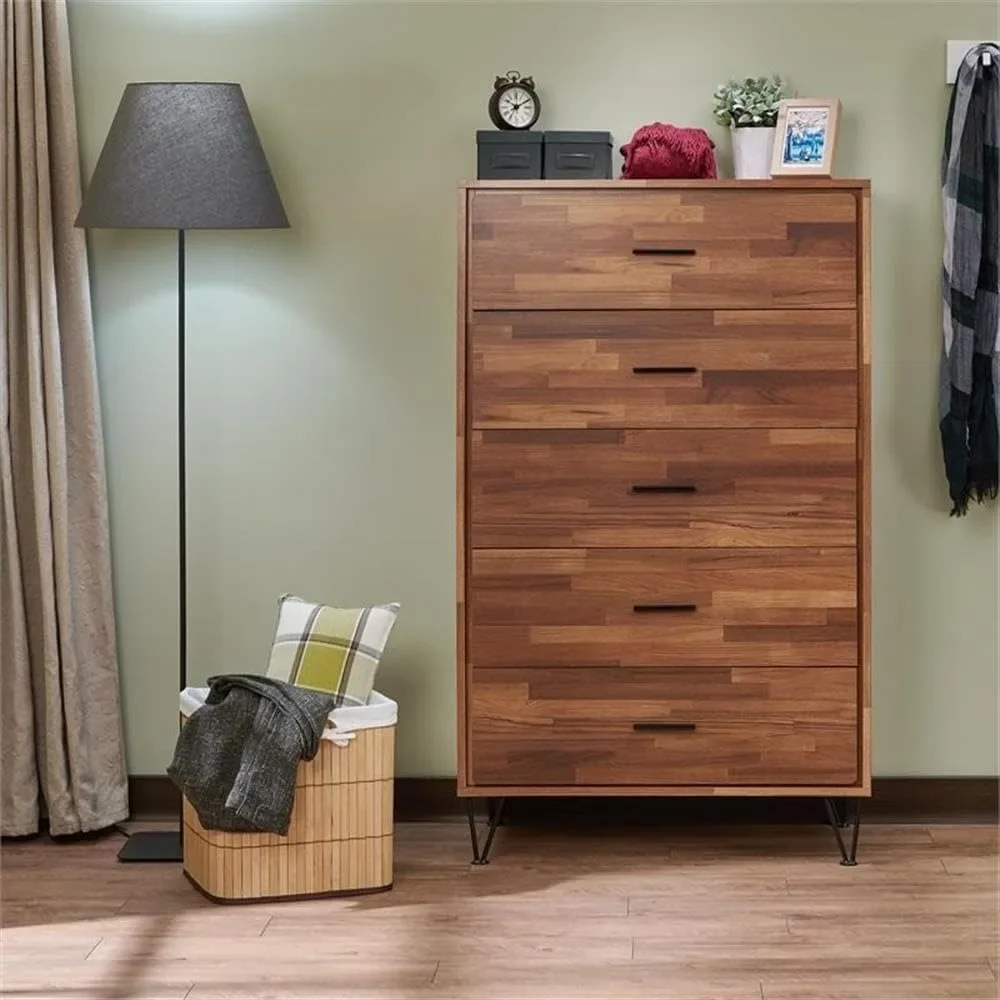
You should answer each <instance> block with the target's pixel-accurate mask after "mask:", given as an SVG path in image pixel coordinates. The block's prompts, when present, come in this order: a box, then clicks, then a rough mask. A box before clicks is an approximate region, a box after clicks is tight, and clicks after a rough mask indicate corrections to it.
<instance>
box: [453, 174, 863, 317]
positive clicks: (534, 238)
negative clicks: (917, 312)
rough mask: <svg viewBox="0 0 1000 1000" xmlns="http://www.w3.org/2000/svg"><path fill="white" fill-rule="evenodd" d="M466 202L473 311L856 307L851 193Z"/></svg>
mask: <svg viewBox="0 0 1000 1000" xmlns="http://www.w3.org/2000/svg"><path fill="white" fill-rule="evenodd" d="M469 197H470V210H471V217H472V241H473V245H472V254H471V265H470V270H469V275H470V286H469V294H470V299H471V305H472V308H473V309H477V310H480V309H517V308H523V309H567V308H569V309H573V308H588V309H638V308H644V309H664V308H686V309H692V308H693V309H702V308H730V309H768V308H775V307H777V308H802V307H830V308H843V309H854V308H855V307H856V298H855V296H856V286H855V281H856V262H855V253H856V240H857V229H856V218H857V213H856V204H855V197H854V195H853V194H852V193H851V192H848V191H838V190H823V189H813V190H806V189H800V190H794V191H791V190H785V189H780V188H774V189H770V190H756V189H750V190H735V191H733V190H726V189H723V188H700V189H690V188H689V189H678V190H655V189H634V188H626V187H616V188H611V189H594V190H592V191H589V192H588V193H587V196H586V197H581V196H580V195H579V194H578V193H577V192H575V191H567V190H558V189H554V190H552V189H543V188H536V189H526V190H508V191H504V190H499V191H498V190H489V189H476V190H472V191H470V192H469ZM637 250H639V251H649V250H652V251H667V250H673V251H678V250H680V251H684V254H683V255H682V256H673V255H660V254H657V253H654V254H652V255H647V254H645V253H643V254H641V255H637V254H636V252H635V251H637Z"/></svg>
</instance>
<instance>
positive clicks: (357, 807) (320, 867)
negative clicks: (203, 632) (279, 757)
mask: <svg viewBox="0 0 1000 1000" xmlns="http://www.w3.org/2000/svg"><path fill="white" fill-rule="evenodd" d="M207 694H208V689H207V688H200V689H199V688H186V689H185V690H184V691H183V692H182V693H181V716H182V718H187V717H188V716H189V715H191V713H192V712H194V711H196V710H197V709H198V708H199V707H200V706H201V704H203V703H204V699H205V697H206V696H207ZM396 714H397V706H396V703H395V702H394V701H391V700H390V699H389V698H386V697H384V696H383V695H380V694H378V693H377V692H374V691H373V692H372V694H371V697H370V698H369V699H368V704H367V705H360V706H357V707H353V706H352V707H343V708H338V709H335V710H334V711H332V712H331V713H330V724H329V726H328V728H327V731H326V733H325V734H324V736H323V739H322V740H321V741H320V749H319V752H318V753H317V754H316V756H315V757H314V758H313V759H312V760H311V761H302V762H300V763H299V770H298V777H297V780H296V785H295V805H294V807H293V809H292V819H291V825H290V826H289V828H288V835H287V836H284V837H282V836H280V835H278V834H274V833H229V832H225V831H220V830H206V829H205V828H204V827H203V826H202V825H201V823H200V822H199V820H198V814H197V813H196V812H195V810H194V807H193V806H192V805H191V804H190V803H189V802H187V801H186V800H185V802H184V830H183V835H184V874H185V875H186V876H187V877H188V879H189V880H190V881H191V882H192V883H193V884H194V885H195V887H196V888H198V889H200V890H201V892H202V893H204V894H205V895H206V896H207V897H208V898H209V899H211V900H214V901H215V902H219V903H237V902H258V901H260V900H274V899H293V898H299V899H301V898H303V897H309V896H335V895H336V896H339V895H354V894H361V893H368V892H378V891H380V890H383V889H391V888H392V861H393V826H392V790H393V764H394V746H395V735H396ZM349 732H353V733H354V737H353V739H350V741H349V742H348V743H347V744H346V745H343V746H341V745H338V744H337V743H335V742H334V741H333V739H332V737H333V735H334V734H335V733H338V734H345V733H349Z"/></svg>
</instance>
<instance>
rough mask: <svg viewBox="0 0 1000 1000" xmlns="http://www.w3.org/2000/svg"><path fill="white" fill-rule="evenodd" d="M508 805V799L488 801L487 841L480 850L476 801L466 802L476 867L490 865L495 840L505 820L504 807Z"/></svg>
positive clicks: (473, 859)
mask: <svg viewBox="0 0 1000 1000" xmlns="http://www.w3.org/2000/svg"><path fill="white" fill-rule="evenodd" d="M506 803H507V800H506V799H489V800H488V801H487V805H486V840H485V841H484V842H483V845H482V849H480V844H479V830H478V828H477V826H476V800H475V799H466V800H465V808H466V811H467V812H468V816H469V837H470V838H471V839H472V863H473V864H474V865H488V864H489V863H490V851H491V850H492V849H493V840H494V838H495V837H496V835H497V827H498V826H499V825H500V821H501V820H502V819H503V807H504V805H506Z"/></svg>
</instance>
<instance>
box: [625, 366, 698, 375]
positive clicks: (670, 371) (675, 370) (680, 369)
mask: <svg viewBox="0 0 1000 1000" xmlns="http://www.w3.org/2000/svg"><path fill="white" fill-rule="evenodd" d="M697 373H698V369H697V368H695V366H694V365H633V366H632V374H633V375H696V374H697Z"/></svg>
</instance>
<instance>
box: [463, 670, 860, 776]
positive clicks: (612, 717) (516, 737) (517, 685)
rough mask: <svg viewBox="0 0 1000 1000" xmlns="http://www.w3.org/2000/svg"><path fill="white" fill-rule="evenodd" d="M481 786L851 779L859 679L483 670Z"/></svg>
mask: <svg viewBox="0 0 1000 1000" xmlns="http://www.w3.org/2000/svg"><path fill="white" fill-rule="evenodd" d="M469 699H470V701H469V712H470V717H469V718H470V731H471V737H472V740H471V764H472V781H473V783H474V784H478V785H483V786H487V785H497V786H499V785H563V786H566V785H709V786H711V785H756V784H760V785H842V786H843V785H853V784H854V783H855V782H856V780H857V776H858V759H857V758H858V753H857V739H858V734H857V675H856V672H855V671H854V670H848V669H843V668H839V669H838V668H834V669H786V670H774V669H761V668H753V667H750V668H734V669H731V668H723V667H718V668H708V669H659V670H657V669H644V670H633V669H617V670H608V669H584V668H569V669H561V670H546V669H540V668H536V669H527V670H479V671H477V672H476V673H475V676H474V681H473V683H472V686H471V688H470V691H469Z"/></svg>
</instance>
